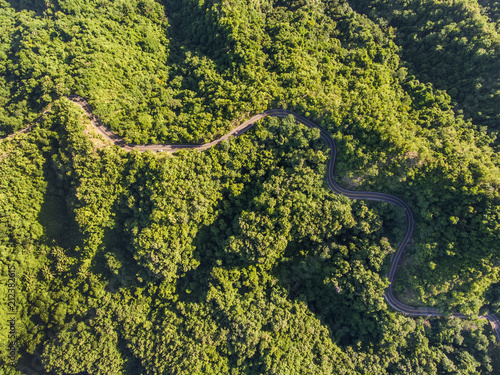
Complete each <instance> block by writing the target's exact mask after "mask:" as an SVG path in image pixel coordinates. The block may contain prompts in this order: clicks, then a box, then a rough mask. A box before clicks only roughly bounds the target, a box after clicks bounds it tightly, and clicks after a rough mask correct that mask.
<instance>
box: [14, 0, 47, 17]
mask: <svg viewBox="0 0 500 375" xmlns="http://www.w3.org/2000/svg"><path fill="white" fill-rule="evenodd" d="M6 1H7V3H9V4H10V6H11V7H12V8H14V9H15V10H16V11H17V12H20V11H22V10H28V11H33V12H35V13H36V14H37V15H41V14H42V13H43V11H44V10H46V9H47V4H48V2H47V1H46V0H6ZM49 5H50V4H49Z"/></svg>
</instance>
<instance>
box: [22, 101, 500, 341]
mask: <svg viewBox="0 0 500 375" xmlns="http://www.w3.org/2000/svg"><path fill="white" fill-rule="evenodd" d="M67 98H68V99H69V100H71V101H72V102H74V103H75V104H77V105H78V106H80V107H81V108H82V109H83V110H84V111H85V113H86V114H87V116H88V117H89V118H90V120H91V123H92V125H94V127H95V128H96V129H97V130H98V131H99V132H100V133H101V134H102V135H103V136H104V137H105V138H106V139H108V140H109V141H111V142H113V143H114V144H116V145H117V146H120V147H122V148H123V149H125V150H126V151H132V150H138V151H141V152H144V151H153V152H160V151H164V152H169V153H174V152H176V151H179V150H181V149H193V150H198V151H204V150H207V149H209V148H211V147H213V146H215V145H217V144H219V143H221V142H222V141H224V140H227V139H229V138H230V137H237V136H240V135H241V134H243V133H244V132H246V131H247V130H248V129H250V128H251V127H252V126H253V124H254V123H255V122H257V121H258V120H261V119H263V118H264V117H268V116H269V117H286V116H289V115H293V116H294V117H295V120H296V121H297V122H299V123H301V124H304V125H306V126H307V127H309V128H316V129H319V131H320V136H321V139H323V141H324V142H325V143H326V144H327V146H328V147H329V148H330V159H329V161H328V166H327V182H328V186H329V187H330V189H332V190H333V191H334V192H335V193H337V194H340V195H345V196H346V197H348V198H350V199H364V200H370V201H378V202H386V203H391V204H394V205H396V206H399V207H401V208H402V209H403V210H404V212H405V218H406V222H407V227H406V231H405V236H404V238H403V241H401V242H400V244H399V247H398V249H397V250H396V253H395V254H394V255H393V257H392V259H391V267H390V269H389V272H388V274H387V278H388V280H389V282H390V285H389V287H388V288H387V290H386V293H385V295H384V297H385V300H386V301H387V303H388V304H389V305H390V306H391V307H392V308H393V309H395V310H397V311H399V312H402V313H403V314H406V315H410V316H441V317H444V316H450V317H452V318H462V319H463V318H467V316H466V315H464V314H462V313H459V312H454V313H452V314H451V315H445V314H442V313H440V312H439V311H438V310H437V309H434V308H430V307H421V308H414V307H411V306H408V305H405V304H403V303H401V302H400V301H398V300H397V299H396V297H395V296H394V288H393V282H394V276H395V275H396V269H397V266H398V264H399V261H400V260H401V257H402V255H403V252H404V249H405V248H406V245H407V244H408V242H409V241H410V239H411V236H412V234H413V229H414V226H415V220H414V219H413V213H412V211H411V209H410V207H409V206H408V205H407V204H406V202H405V201H403V200H402V199H400V198H398V197H395V196H392V195H389V194H385V193H377V192H367V191H353V190H347V189H344V188H343V187H341V186H340V185H339V184H338V183H337V181H335V179H334V177H333V176H334V168H335V160H336V157H337V147H336V145H335V142H334V140H333V138H332V137H331V136H330V134H328V133H327V132H326V131H325V130H324V129H323V128H321V127H320V126H318V125H316V124H315V123H313V122H311V121H310V120H308V119H306V118H305V117H303V116H301V115H299V114H297V113H295V112H293V111H290V110H287V109H271V110H267V111H265V112H263V113H260V114H258V115H255V116H253V117H252V118H250V119H249V120H247V121H245V122H244V123H243V124H241V125H239V126H237V127H236V128H234V129H233V130H231V131H230V132H229V133H227V134H226V135H224V136H223V137H221V138H219V139H216V140H214V141H212V142H209V143H205V144H201V145H171V144H163V145H136V144H130V143H126V142H125V141H124V140H123V139H122V138H121V137H119V136H118V135H116V134H115V133H113V132H112V131H111V130H109V129H108V128H107V127H105V126H104V125H103V123H102V122H101V120H100V119H99V117H97V116H96V115H94V114H93V113H92V107H91V106H90V105H89V104H88V103H87V101H86V100H85V99H84V98H82V97H80V96H78V95H69V96H67ZM46 112H47V110H46V111H45V112H44V113H43V114H42V115H41V116H40V117H39V118H38V119H37V121H36V122H38V121H39V120H40V118H41V117H42V116H43V115H44V114H45V113H46ZM36 122H35V123H36ZM31 128H32V126H28V127H26V128H24V129H22V130H21V131H20V132H26V131H28V130H30V129H31ZM479 318H480V319H487V320H488V321H489V322H490V324H491V326H492V328H493V330H494V331H495V333H496V335H497V338H498V340H499V341H500V321H499V320H498V318H497V317H496V316H495V315H493V314H486V315H484V316H480V317H479Z"/></svg>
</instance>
